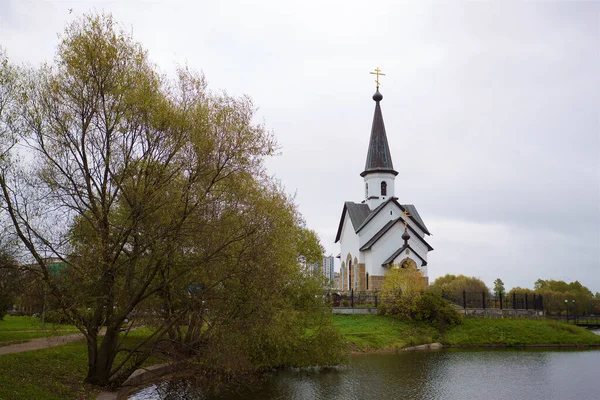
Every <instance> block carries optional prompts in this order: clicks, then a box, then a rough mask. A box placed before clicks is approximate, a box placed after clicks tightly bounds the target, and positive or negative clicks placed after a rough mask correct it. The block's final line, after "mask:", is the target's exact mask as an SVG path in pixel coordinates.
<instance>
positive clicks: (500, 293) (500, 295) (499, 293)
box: [498, 292, 502, 310]
mask: <svg viewBox="0 0 600 400" xmlns="http://www.w3.org/2000/svg"><path fill="white" fill-rule="evenodd" d="M498 296H499V297H500V309H501V310H502V292H498Z"/></svg>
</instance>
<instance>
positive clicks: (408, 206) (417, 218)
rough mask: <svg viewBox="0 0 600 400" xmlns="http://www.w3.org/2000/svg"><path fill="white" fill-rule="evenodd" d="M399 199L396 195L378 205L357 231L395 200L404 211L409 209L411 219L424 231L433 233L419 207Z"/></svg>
mask: <svg viewBox="0 0 600 400" xmlns="http://www.w3.org/2000/svg"><path fill="white" fill-rule="evenodd" d="M397 200H398V199H397V198H396V197H390V198H389V199H387V200H386V201H384V202H383V203H381V204H380V205H379V206H377V207H376V208H375V209H374V210H373V211H371V213H370V214H369V215H368V216H367V217H366V218H365V219H364V221H363V222H362V224H361V225H360V226H359V227H358V229H356V233H358V232H359V231H360V230H361V229H362V228H364V227H365V226H366V225H367V224H368V223H369V221H370V220H372V219H373V217H375V215H377V214H378V213H379V211H381V210H382V209H383V207H385V206H386V205H387V204H388V203H389V202H394V204H396V205H397V206H398V207H400V210H402V211H404V210H406V211H408V213H409V214H410V217H409V218H410V219H411V220H412V221H413V222H414V223H415V224H417V226H418V227H419V228H421V230H422V231H423V232H425V233H426V234H428V235H431V233H429V231H428V230H427V228H426V227H425V223H424V222H423V220H422V219H421V216H420V215H419V213H418V212H417V209H416V208H415V206H414V205H412V204H405V205H402V204H400V203H398V201H397Z"/></svg>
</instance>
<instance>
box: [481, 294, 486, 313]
mask: <svg viewBox="0 0 600 400" xmlns="http://www.w3.org/2000/svg"><path fill="white" fill-rule="evenodd" d="M481 302H482V303H483V309H484V310H485V292H484V291H483V290H482V291H481Z"/></svg>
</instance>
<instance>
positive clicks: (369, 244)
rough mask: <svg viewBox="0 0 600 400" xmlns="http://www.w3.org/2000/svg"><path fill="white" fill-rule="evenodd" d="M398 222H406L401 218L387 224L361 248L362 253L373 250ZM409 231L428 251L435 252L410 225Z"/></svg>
mask: <svg viewBox="0 0 600 400" xmlns="http://www.w3.org/2000/svg"><path fill="white" fill-rule="evenodd" d="M409 213H410V211H409ZM396 222H400V223H402V222H404V220H403V219H402V218H401V217H399V218H396V219H393V220H391V221H390V222H388V223H387V224H385V225H384V226H383V228H381V229H380V230H379V232H377V233H376V234H375V235H373V237H372V238H371V239H369V241H368V242H367V243H365V244H364V245H363V246H362V247H361V248H360V251H365V250H370V249H371V247H373V245H374V244H375V243H377V241H379V239H381V238H382V237H383V235H385V234H386V232H387V231H389V230H390V229H391V228H392V226H394V224H395V223H396ZM408 230H409V231H411V232H412V233H413V235H414V236H411V237H416V238H417V239H419V240H420V241H421V242H423V244H424V245H425V246H426V247H427V250H429V251H432V250H433V247H431V246H430V245H429V243H427V242H426V241H425V239H423V238H422V237H421V235H419V234H418V233H417V232H416V231H415V230H414V229H413V228H412V227H411V226H410V225H408Z"/></svg>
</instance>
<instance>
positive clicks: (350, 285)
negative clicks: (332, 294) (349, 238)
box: [348, 261, 352, 290]
mask: <svg viewBox="0 0 600 400" xmlns="http://www.w3.org/2000/svg"><path fill="white" fill-rule="evenodd" d="M351 289H352V261H348V290H351Z"/></svg>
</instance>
